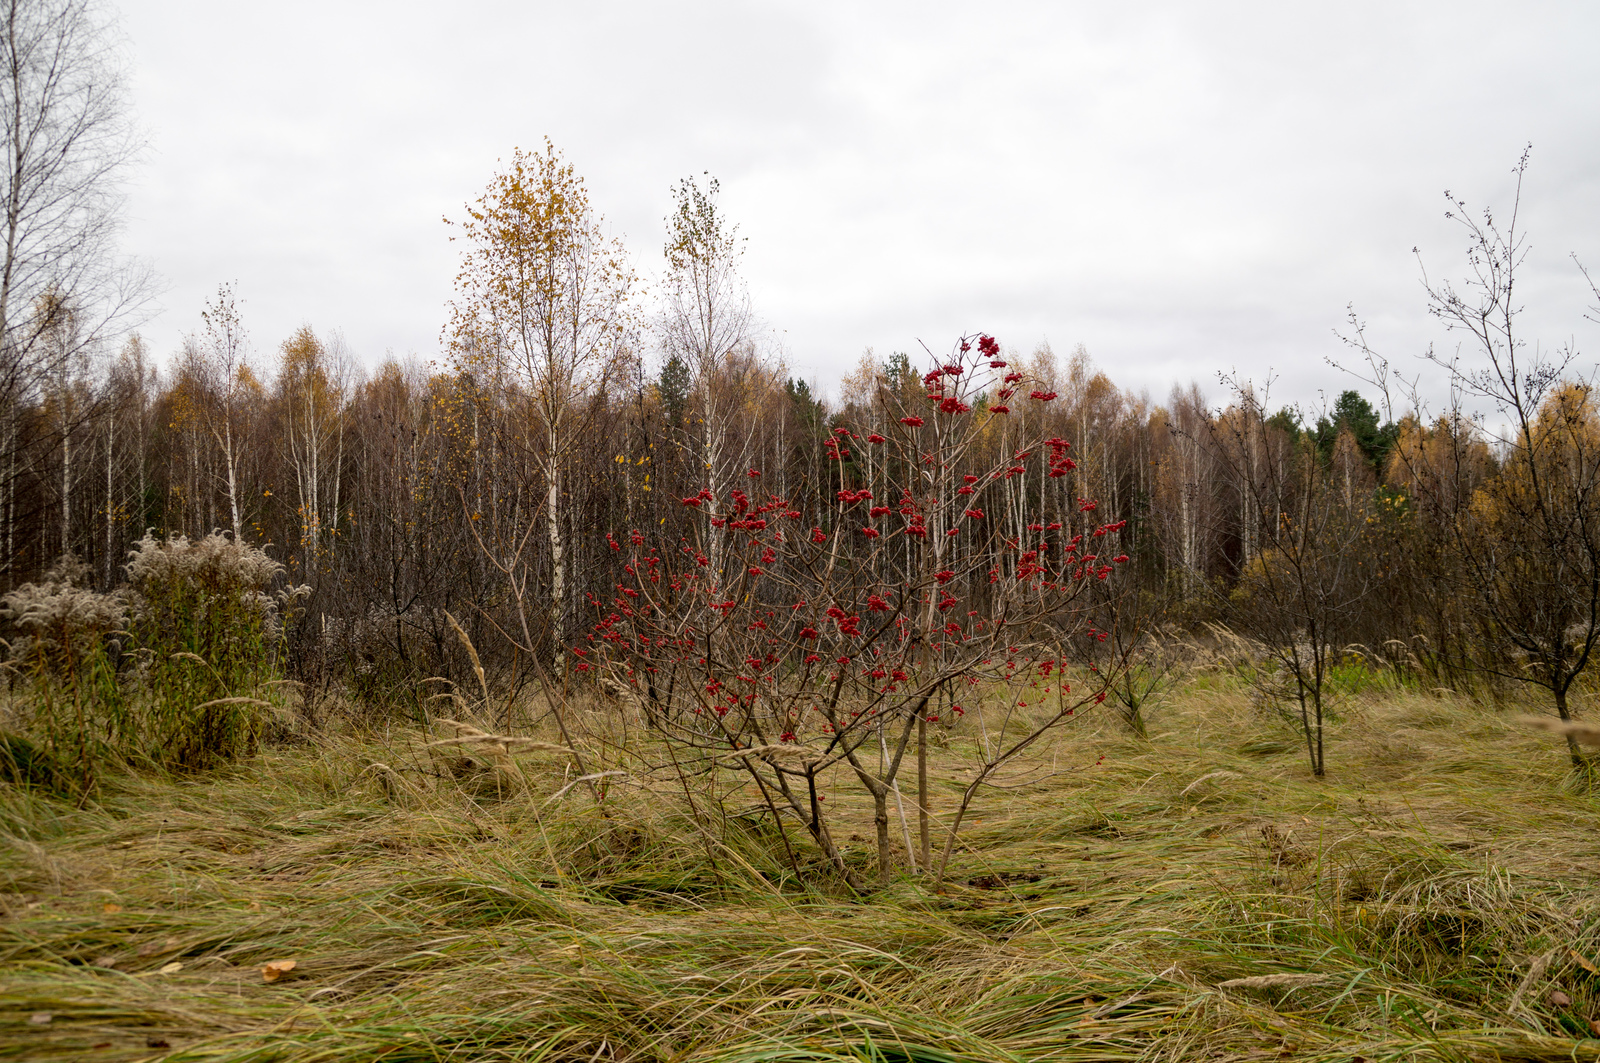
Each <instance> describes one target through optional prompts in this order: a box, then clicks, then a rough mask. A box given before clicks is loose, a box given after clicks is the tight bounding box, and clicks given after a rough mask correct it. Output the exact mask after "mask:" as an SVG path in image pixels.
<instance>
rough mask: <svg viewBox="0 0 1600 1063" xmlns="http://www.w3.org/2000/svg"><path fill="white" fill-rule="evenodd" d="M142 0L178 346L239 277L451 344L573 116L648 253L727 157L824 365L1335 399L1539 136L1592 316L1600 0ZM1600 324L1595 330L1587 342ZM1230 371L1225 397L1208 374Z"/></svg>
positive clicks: (157, 196)
mask: <svg viewBox="0 0 1600 1063" xmlns="http://www.w3.org/2000/svg"><path fill="white" fill-rule="evenodd" d="M1505 15H1506V12H1505V9H1504V8H1503V7H1500V6H1498V5H1496V6H1490V5H1488V4H1481V3H1480V4H1465V5H1463V4H1460V3H1452V4H1448V5H1447V4H1443V3H1426V4H1423V3H1418V4H1393V3H1381V4H1380V3H1351V4H1343V5H1338V6H1326V7H1321V8H1315V9H1309V8H1305V7H1302V6H1300V5H1282V4H1269V3H1249V4H1242V3H1241V4H1205V5H1195V4H1144V5H1137V6H1130V5H1103V4H1085V3H1074V4H1060V3H1054V4H1008V5H994V4H989V5H984V6H982V7H979V6H977V5H971V4H967V5H957V4H937V3H936V4H916V5H910V4H872V5H862V4H842V3H805V4H801V3H792V4H783V5H772V4H764V5H758V4H737V3H722V4H714V3H708V4H694V5H673V6H670V7H669V6H666V5H660V4H641V3H632V4H609V5H553V4H534V5H528V4H492V3H463V4H456V5H451V6H448V7H445V6H440V5H415V4H385V5H374V4H344V5H336V4H327V3H321V4H310V3H288V4H277V5H272V6H270V7H260V6H258V7H255V8H241V7H237V6H236V5H216V4H188V3H185V4H178V3H153V2H152V3H132V4H128V5H125V7H124V26H125V29H126V31H127V33H128V36H129V38H130V40H131V43H132V46H133V49H132V52H133V62H134V69H135V75H136V76H135V89H136V93H135V101H136V106H137V108H138V114H139V118H140V119H141V121H142V122H143V123H144V124H145V125H146V126H147V127H148V128H150V130H151V132H152V137H153V150H152V152H151V153H150V155H149V157H148V160H147V162H146V163H145V164H144V165H143V166H142V167H141V168H140V169H139V170H138V171H137V173H136V174H135V175H134V176H135V180H134V182H133V183H132V186H131V192H132V207H133V216H132V219H131V223H130V227H129V233H128V241H127V242H128V247H129V250H130V251H132V252H133V253H135V254H138V255H141V256H143V257H145V258H147V259H149V260H151V261H152V263H153V264H154V265H155V267H156V268H157V269H158V270H160V271H161V272H162V273H163V274H164V275H165V276H166V277H167V279H168V281H169V283H170V289H169V291H168V293H167V295H166V297H165V300H164V304H165V307H166V309H165V311H164V312H163V313H162V314H161V315H160V316H159V317H158V318H156V319H155V320H153V321H152V322H150V324H149V325H148V326H147V328H146V333H147V335H148V336H149V337H150V338H151V339H152V340H153V341H154V342H155V343H156V345H157V349H158V350H170V349H172V348H173V347H175V346H176V344H177V340H178V337H179V335H180V334H181V333H182V332H183V331H184V330H187V329H190V328H193V327H195V325H196V324H197V322H198V312H199V310H200V307H201V304H202V302H203V300H204V299H205V297H206V295H207V294H208V293H209V292H211V291H213V290H214V289H215V287H216V284H217V283H218V282H219V281H222V280H225V279H237V280H238V282H239V293H240V295H241V296H242V297H243V299H244V300H245V307H244V309H245V313H246V315H247V320H248V322H249V324H250V326H251V329H252V332H253V335H254V337H255V339H256V344H257V346H258V348H270V347H272V346H275V345H276V344H277V343H278V342H280V341H281V340H282V339H283V338H284V337H286V336H287V335H288V334H289V332H290V331H291V330H292V329H293V328H295V327H296V326H298V325H299V324H301V323H302V322H309V323H311V324H313V325H314V326H315V327H317V328H319V329H331V328H341V329H343V331H344V333H345V335H346V337H347V339H348V340H349V342H350V344H351V346H352V347H353V348H354V349H355V350H356V351H357V352H358V353H359V354H361V355H363V356H364V357H366V358H367V359H369V360H376V359H377V358H378V357H381V355H382V354H383V352H384V351H385V350H387V349H393V350H395V351H396V352H398V353H404V352H406V351H415V352H417V353H419V354H421V355H423V356H424V357H432V356H435V355H436V353H437V344H438V337H439V329H440V326H441V324H442V322H443V320H444V304H445V302H446V300H447V299H448V298H449V296H450V286H451V278H452V277H453V275H454V270H455V255H454V253H453V251H452V249H451V248H450V246H449V244H448V243H447V242H446V241H447V235H448V234H447V231H446V228H445V226H444V225H442V224H441V222H440V217H441V215H444V214H454V213H458V212H459V210H460V207H461V204H462V203H463V202H464V201H465V200H468V199H470V198H473V197H474V196H476V195H477V194H478V193H479V192H480V191H481V190H482V188H483V187H484V185H485V184H486V183H487V182H488V179H489V177H490V175H491V174H492V172H493V170H494V168H495V164H496V159H497V158H503V157H505V156H507V155H509V153H510V151H511V148H512V147H513V146H522V147H525V148H532V147H536V146H537V145H538V144H539V142H540V140H541V138H542V137H543V136H545V135H547V134H548V135H549V136H550V137H551V138H552V139H553V140H554V142H555V143H556V145H557V146H558V147H560V148H561V149H562V150H563V151H564V152H565V153H566V155H567V157H568V158H569V159H570V161H572V162H573V163H574V164H575V165H576V167H577V168H578V170H579V172H580V173H582V174H583V175H584V176H585V177H586V178H587V180H588V183H589V185H590V189H591V194H592V199H593V202H594V203H595V205H596V206H597V208H599V209H600V210H601V211H602V212H603V213H604V214H606V216H607V217H608V219H609V221H610V223H611V225H612V227H613V229H614V230H615V231H617V232H618V233H620V234H622V235H624V236H625V237H626V238H627V240H628V242H629V244H630V246H631V247H633V249H634V250H635V252H636V254H637V255H638V257H639V261H640V263H641V265H642V266H643V267H644V268H645V269H646V271H650V270H653V269H654V268H655V266H656V263H657V262H658V261H659V258H660V251H659V245H660V240H661V234H662V224H661V219H662V217H663V215H664V214H665V213H666V211H667V209H668V206H669V203H668V188H669V187H670V185H671V184H672V183H673V182H674V181H675V180H677V179H678V178H680V177H683V176H686V175H689V174H699V173H700V172H701V171H704V170H709V171H711V172H712V173H714V174H716V175H717V176H718V177H720V178H721V181H722V186H723V193H724V196H723V202H724V206H725V208H726V209H727V211H728V212H729V214H730V215H731V216H732V217H733V218H734V219H735V220H737V221H738V222H739V223H740V224H741V226H742V230H743V232H744V233H745V234H746V235H747V236H748V237H749V255H748V258H747V267H748V268H747V273H748V275H749V278H750V281H751V285H752V289H753V293H754V295H755V297H756V300H757V305H758V308H759V309H760V311H761V312H762V314H763V315H764V316H765V318H766V319H767V320H768V321H770V322H771V323H772V325H773V326H774V327H775V328H778V329H781V330H782V335H783V337H784V342H785V344H786V347H787V349H788V351H789V354H790V357H791V360H792V362H793V363H794V367H795V370H796V372H797V374H799V375H802V376H808V377H809V376H813V375H814V376H816V377H817V378H818V379H820V380H822V381H824V382H825V383H826V382H828V381H830V380H832V379H835V378H836V377H837V375H838V373H839V371H841V370H842V369H846V368H849V367H850V366H851V365H853V364H854V362H855V361H856V359H857V358H858V357H859V354H860V352H861V351H862V350H863V349H864V348H865V347H867V346H872V347H874V348H875V349H876V350H878V351H879V352H884V353H886V352H888V351H890V350H895V349H902V350H904V349H912V348H913V344H914V343H915V342H916V341H917V340H918V339H922V340H926V341H927V342H928V343H929V344H930V346H933V347H934V348H935V349H936V350H937V349H941V348H943V347H944V346H945V345H946V344H948V342H949V341H950V340H951V338H953V336H954V335H955V334H956V333H957V332H959V331H961V330H964V329H979V328H982V329H988V330H991V331H993V332H995V333H996V334H997V335H999V336H1000V337H1001V338H1002V339H1004V340H1005V341H1007V342H1008V343H1011V344H1013V345H1016V346H1020V347H1025V348H1026V347H1031V346H1032V345H1033V344H1034V343H1036V342H1038V341H1039V340H1041V339H1044V338H1046V337H1048V338H1049V340H1050V341H1051V342H1052V343H1053V344H1054V345H1055V347H1056V349H1057V350H1058V351H1060V352H1064V351H1066V350H1070V348H1071V347H1072V345H1073V344H1074V343H1076V342H1079V341H1082V342H1084V343H1086V344H1087V345H1088V347H1089V349H1090V351H1091V353H1092V354H1093V355H1094V357H1095V358H1096V360H1097V362H1098V363H1099V364H1100V365H1101V366H1102V367H1103V368H1105V369H1106V370H1107V371H1108V372H1109V373H1110V374H1111V375H1112V377H1113V378H1114V379H1116V380H1117V381H1118V382H1119V383H1122V384H1124V385H1125V386H1130V387H1135V388H1137V387H1148V388H1149V389H1150V390H1151V391H1152V393H1154V394H1155V395H1157V396H1158V397H1159V396H1163V395H1164V394H1165V393H1166V391H1167V389H1168V387H1169V385H1170V384H1171V383H1174V382H1180V381H1187V380H1188V379H1194V378H1198V379H1200V380H1202V381H1203V382H1205V381H1208V380H1211V379H1213V374H1214V372H1215V371H1216V370H1220V369H1228V368H1231V367H1235V366H1237V367H1239V368H1240V369H1242V370H1244V371H1246V372H1248V373H1251V374H1253V375H1258V376H1259V375H1262V374H1264V373H1265V371H1266V369H1267V367H1268V366H1269V365H1270V366H1273V367H1276V368H1277V369H1278V370H1279V371H1281V373H1282V383H1281V384H1280V385H1279V393H1280V394H1283V395H1285V397H1294V398H1300V399H1310V398H1312V397H1313V395H1314V393H1315V391H1316V389H1318V388H1327V389H1330V390H1337V389H1339V388H1342V387H1345V386H1348V383H1349V382H1348V380H1347V379H1345V378H1343V377H1340V376H1339V375H1338V374H1336V373H1335V372H1334V371H1332V370H1330V369H1328V368H1327V367H1326V366H1325V365H1323V362H1322V359H1323V358H1324V357H1326V356H1329V355H1336V354H1338V353H1339V347H1338V344H1337V341H1336V340H1335V338H1334V336H1333V329H1334V328H1335V327H1337V326H1339V325H1340V324H1341V323H1342V318H1343V315H1344V307H1345V305H1346V304H1347V303H1349V302H1351V301H1354V302H1356V304H1357V306H1358V309H1360V310H1361V311H1362V313H1363V315H1364V316H1365V317H1366V318H1367V319H1368V320H1369V321H1370V322H1371V324H1372V331H1373V334H1374V338H1375V339H1377V340H1378V341H1379V342H1381V343H1383V344H1384V345H1385V347H1386V348H1387V349H1389V350H1391V351H1392V352H1393V353H1395V354H1396V355H1397V356H1399V357H1402V358H1403V357H1404V356H1405V355H1406V354H1407V353H1410V352H1414V351H1419V350H1421V349H1422V347H1423V346H1424V345H1425V344H1426V343H1427V342H1428V341H1429V339H1430V338H1440V336H1439V333H1438V332H1437V330H1436V329H1435V328H1434V326H1433V323H1431V322H1430V321H1428V320H1427V319H1426V317H1425V316H1424V314H1423V312H1422V301H1421V291H1420V289H1419V287H1418V285H1417V272H1416V263H1415V261H1414V259H1413V258H1412V256H1411V255H1410V249H1411V247H1412V246H1413V245H1420V246H1421V247H1422V248H1423V250H1424V252H1425V256H1426V259H1427V261H1428V262H1429V265H1430V268H1431V269H1433V270H1435V271H1440V270H1449V271H1454V270H1456V269H1457V268H1458V266H1459V264H1460V261H1461V250H1462V247H1463V243H1462V240H1461V238H1460V235H1459V233H1457V232H1456V231H1455V230H1454V229H1452V227H1451V226H1450V225H1449V223H1448V222H1445V221H1444V219H1443V218H1442V211H1443V201H1442V197H1440V195H1439V193H1440V191H1441V190H1442V189H1444V188H1446V187H1448V188H1451V189H1452V190H1454V191H1456V192H1457V193H1459V194H1461V195H1464V196H1466V197H1467V198H1468V199H1469V200H1470V201H1471V202H1472V203H1474V204H1475V205H1481V204H1483V203H1485V202H1489V203H1494V204H1497V205H1505V204H1506V203H1507V201H1508V195H1509V191H1510V169H1511V166H1512V164H1513V163H1514V162H1515V160H1516V157H1517V155H1518V154H1519V152H1520V151H1521V148H1522V146H1523V144H1524V143H1525V142H1526V141H1529V140H1532V141H1534V142H1535V153H1534V164H1533V169H1532V171H1531V174H1530V178H1529V183H1528V189H1527V210H1526V215H1525V217H1526V222H1527V226H1528V229H1529V231H1530V232H1531V233H1532V234H1533V241H1534V242H1533V244H1532V247H1533V254H1532V256H1531V257H1530V259H1529V269H1528V273H1527V279H1528V282H1529V283H1528V288H1527V291H1528V301H1529V314H1528V319H1529V324H1530V328H1532V329H1533V331H1534V332H1535V333H1537V334H1538V335H1539V336H1540V337H1541V338H1542V339H1544V340H1545V341H1547V342H1549V341H1554V340H1559V339H1565V338H1566V337H1567V336H1569V335H1576V336H1577V338H1578V339H1579V340H1580V341H1592V340H1594V339H1596V338H1597V337H1596V333H1595V330H1594V328H1593V327H1592V326H1587V325H1584V324H1583V323H1582V321H1581V308H1582V306H1583V303H1584V299H1583V295H1584V292H1583V291H1582V290H1581V289H1580V287H1579V286H1578V285H1577V283H1576V276H1575V271H1574V270H1573V269H1572V267H1571V263H1570V261H1568V260H1567V258H1566V256H1567V254H1568V253H1569V252H1573V251H1576V252H1578V253H1580V254H1582V255H1584V256H1585V257H1586V259H1587V260H1588V261H1590V262H1591V263H1592V264H1593V265H1595V266H1597V267H1600V235H1597V229H1596V224H1595V223H1596V221H1597V220H1600V214H1597V212H1600V208H1597V206H1596V204H1597V203H1600V199H1597V196H1596V192H1597V187H1596V185H1597V180H1600V177H1597V175H1600V137H1597V136H1596V134H1597V132H1600V130H1597V129H1596V121H1597V120H1596V116H1597V115H1600V68H1596V66H1595V64H1594V63H1593V62H1592V56H1591V55H1589V54H1588V53H1589V52H1590V50H1591V46H1592V42H1593V41H1594V40H1596V39H1600V12H1596V11H1595V9H1593V8H1592V7H1590V6H1589V5H1583V4H1576V3H1573V4H1544V5H1537V4H1535V5H1520V6H1519V7H1518V8H1517V17H1516V18H1515V19H1508V18H1506V17H1505ZM1589 346H1590V347H1591V349H1593V347H1594V344H1593V343H1592V342H1591V343H1590V344H1589ZM1212 390H1213V391H1214V390H1215V388H1213V389H1212Z"/></svg>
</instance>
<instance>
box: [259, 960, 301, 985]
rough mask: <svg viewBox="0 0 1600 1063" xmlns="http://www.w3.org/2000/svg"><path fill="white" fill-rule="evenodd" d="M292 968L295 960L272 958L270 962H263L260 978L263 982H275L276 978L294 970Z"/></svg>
mask: <svg viewBox="0 0 1600 1063" xmlns="http://www.w3.org/2000/svg"><path fill="white" fill-rule="evenodd" d="M294 968H295V961H293V960H273V961H272V962H271V963H268V964H264V965H263V966H262V968H261V980H262V981H263V982H276V981H277V980H278V979H280V978H282V977H283V976H284V975H286V974H288V973H289V972H290V971H292V970H294Z"/></svg>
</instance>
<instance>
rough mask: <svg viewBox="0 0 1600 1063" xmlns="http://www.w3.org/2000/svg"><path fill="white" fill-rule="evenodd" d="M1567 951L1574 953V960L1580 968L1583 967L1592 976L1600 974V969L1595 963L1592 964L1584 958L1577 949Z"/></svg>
mask: <svg viewBox="0 0 1600 1063" xmlns="http://www.w3.org/2000/svg"><path fill="white" fill-rule="evenodd" d="M1567 951H1568V952H1570V953H1572V958H1573V959H1574V960H1576V961H1577V964H1578V966H1579V967H1582V968H1583V969H1584V970H1586V971H1588V972H1589V973H1590V974H1600V968H1597V967H1595V965H1594V964H1593V963H1590V962H1589V959H1588V958H1587V957H1586V956H1584V954H1583V953H1581V952H1579V951H1578V950H1577V949H1568V950H1567Z"/></svg>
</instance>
